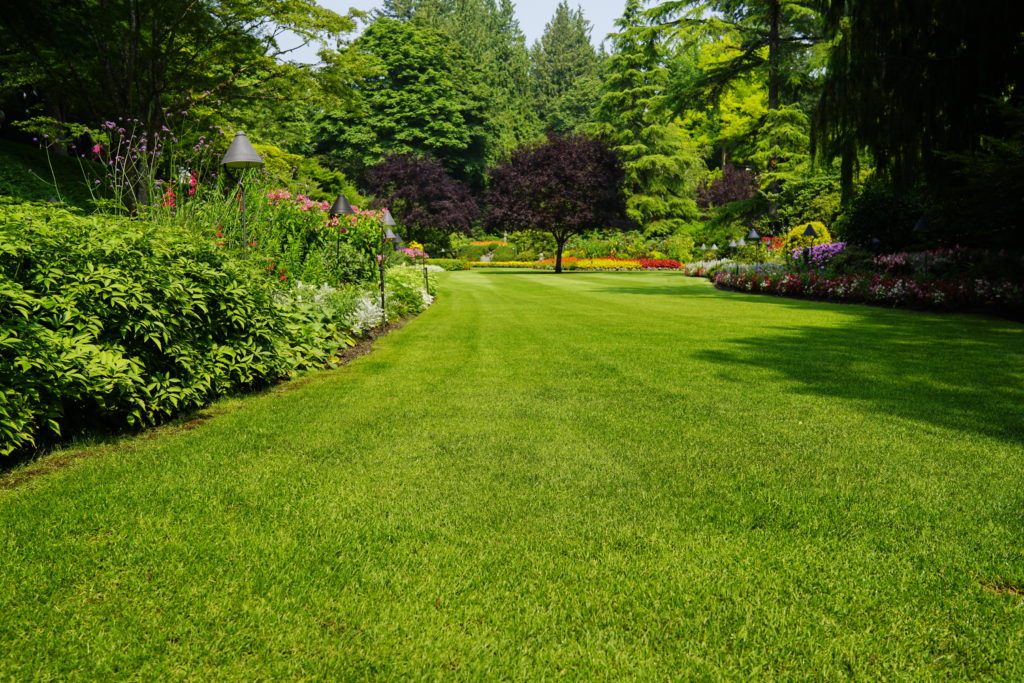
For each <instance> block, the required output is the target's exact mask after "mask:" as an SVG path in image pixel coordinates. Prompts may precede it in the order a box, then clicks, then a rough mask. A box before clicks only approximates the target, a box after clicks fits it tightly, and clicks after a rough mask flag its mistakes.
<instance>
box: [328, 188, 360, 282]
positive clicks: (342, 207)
mask: <svg viewBox="0 0 1024 683" xmlns="http://www.w3.org/2000/svg"><path fill="white" fill-rule="evenodd" d="M355 212H356V210H355V209H353V208H352V205H351V204H349V203H348V198H347V197H345V195H344V194H339V195H338V198H337V199H335V200H334V204H332V205H331V209H330V211H328V212H327V214H328V215H329V216H334V217H338V216H351V215H352V214H354V213H355ZM334 227H335V229H336V233H335V238H334V260H335V261H337V264H336V265H338V266H340V265H341V231H342V230H343V228H342V226H340V225H336V226H334Z"/></svg>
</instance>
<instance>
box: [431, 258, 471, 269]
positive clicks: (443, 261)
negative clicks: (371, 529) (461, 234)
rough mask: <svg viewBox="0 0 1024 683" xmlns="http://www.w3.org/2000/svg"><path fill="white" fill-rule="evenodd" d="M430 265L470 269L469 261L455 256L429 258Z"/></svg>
mask: <svg viewBox="0 0 1024 683" xmlns="http://www.w3.org/2000/svg"><path fill="white" fill-rule="evenodd" d="M427 265H428V266H438V267H439V268H444V269H445V270H469V263H467V262H466V261H463V260H462V259H454V258H428V259H427Z"/></svg>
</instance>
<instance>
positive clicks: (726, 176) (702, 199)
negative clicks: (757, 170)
mask: <svg viewBox="0 0 1024 683" xmlns="http://www.w3.org/2000/svg"><path fill="white" fill-rule="evenodd" d="M756 192H757V176H756V175H755V174H754V172H753V171H751V170H750V169H749V168H736V167H735V166H733V165H732V164H726V165H725V166H723V167H722V175H720V176H719V177H717V178H715V179H714V180H713V181H712V182H711V183H710V184H708V185H704V186H702V187H701V188H699V189H698V190H697V206H699V207H700V208H702V209H707V208H710V207H712V206H722V205H723V204H728V203H729V202H740V201H744V200H746V199H750V198H751V197H753V196H754V193H756Z"/></svg>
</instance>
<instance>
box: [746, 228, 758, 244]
mask: <svg viewBox="0 0 1024 683" xmlns="http://www.w3.org/2000/svg"><path fill="white" fill-rule="evenodd" d="M747 239H748V240H750V241H751V242H756V241H757V240H759V239H761V235H759V234H758V232H757V230H755V229H754V228H751V229H750V232H748V233H747Z"/></svg>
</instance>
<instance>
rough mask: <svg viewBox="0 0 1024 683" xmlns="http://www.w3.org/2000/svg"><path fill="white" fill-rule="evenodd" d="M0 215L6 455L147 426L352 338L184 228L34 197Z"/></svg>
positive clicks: (1, 415)
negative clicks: (51, 440)
mask: <svg viewBox="0 0 1024 683" xmlns="http://www.w3.org/2000/svg"><path fill="white" fill-rule="evenodd" d="M0 215H2V218H0V245H2V247H0V395H2V396H3V397H4V401H3V404H2V406H0V455H3V454H9V453H11V452H12V451H14V450H15V449H18V448H20V447H25V446H31V445H33V444H35V443H36V442H37V439H39V438H47V437H49V436H52V435H58V434H60V433H61V432H62V431H64V432H66V431H68V430H78V429H80V428H82V427H86V426H89V427H96V426H111V427H124V426H141V425H146V424H153V423H156V422H159V421H161V420H164V419H166V418H168V417H170V416H172V415H174V414H176V413H179V412H181V411H185V410H189V409H192V408H196V407H198V406H201V405H203V404H205V403H206V402H208V401H209V400H210V399H211V398H213V397H215V396H219V395H223V394H225V393H229V392H233V391H237V390H241V389H248V388H252V387H256V386H260V385H264V384H266V383H268V382H270V381H272V380H275V379H277V378H279V377H282V376H285V375H287V374H288V373H289V372H290V371H292V370H293V369H295V368H298V367H302V366H304V365H308V364H310V363H311V362H316V361H317V360H318V359H321V358H323V357H325V355H326V354H327V353H329V352H330V349H331V348H332V347H333V348H334V349H336V348H338V347H339V346H341V345H343V344H345V343H347V342H348V341H350V340H349V338H348V336H347V334H346V333H345V331H344V330H343V329H341V328H339V327H338V326H337V325H333V324H331V323H330V322H329V321H327V320H326V316H325V315H324V313H323V311H321V310H317V309H316V307H311V306H306V305H305V304H303V305H298V306H295V305H293V306H289V305H287V304H286V303H282V302H281V301H279V300H276V299H275V296H274V288H273V285H272V282H274V280H270V279H268V278H265V277H260V276H259V274H257V273H255V272H254V269H253V268H252V267H251V266H250V265H248V264H244V263H241V262H237V261H234V260H232V259H231V258H230V257H228V256H227V255H225V254H224V253H223V251H222V250H219V249H218V248H217V247H216V246H214V245H213V244H211V243H207V242H204V241H202V240H199V239H196V238H195V237H193V236H190V235H189V234H187V233H186V232H183V231H180V230H172V229H169V228H166V227H160V226H154V225H152V224H147V223H143V222H140V221H129V220H125V219H116V218H103V219H99V218H83V217H80V216H77V215H74V214H72V213H69V212H67V211H64V210H60V209H54V208H51V207H41V206H33V205H26V204H11V205H7V206H4V211H3V212H2V214H0ZM331 305H332V306H341V305H343V304H341V303H338V302H335V303H332V304H331Z"/></svg>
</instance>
